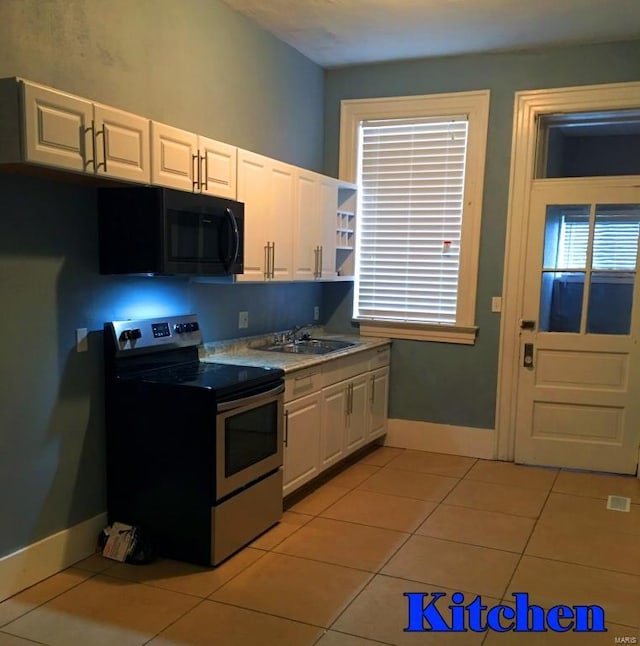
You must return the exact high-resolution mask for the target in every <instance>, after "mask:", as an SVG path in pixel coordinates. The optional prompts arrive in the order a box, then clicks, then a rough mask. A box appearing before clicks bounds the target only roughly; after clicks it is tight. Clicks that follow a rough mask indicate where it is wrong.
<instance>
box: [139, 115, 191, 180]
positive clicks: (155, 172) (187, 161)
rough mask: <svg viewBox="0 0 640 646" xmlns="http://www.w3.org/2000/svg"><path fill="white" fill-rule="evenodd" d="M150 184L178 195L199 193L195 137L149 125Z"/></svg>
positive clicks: (171, 127) (169, 128)
mask: <svg viewBox="0 0 640 646" xmlns="http://www.w3.org/2000/svg"><path fill="white" fill-rule="evenodd" d="M151 146H152V148H151V182H152V183H153V184H159V185H160V186H168V187H169V188H177V189H179V190H182V191H198V190H199V189H200V182H199V175H198V166H199V161H200V160H199V156H198V135H195V134H193V133H192V132H187V131H186V130H180V129H179V128H174V127H173V126H168V125H166V124H164V123H157V122H156V121H152V122H151Z"/></svg>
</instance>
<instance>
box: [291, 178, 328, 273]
mask: <svg viewBox="0 0 640 646" xmlns="http://www.w3.org/2000/svg"><path fill="white" fill-rule="evenodd" d="M295 193H296V201H295V209H294V223H293V230H294V238H293V262H294V277H295V279H296V280H314V279H315V278H318V275H317V274H318V272H319V270H320V267H319V266H318V264H317V263H318V262H319V251H318V247H320V245H322V233H321V227H320V219H319V218H320V215H319V212H318V196H319V181H318V176H317V175H316V174H315V173H311V172H309V171H305V170H302V169H298V170H297V172H296V192H295ZM334 237H335V236H334Z"/></svg>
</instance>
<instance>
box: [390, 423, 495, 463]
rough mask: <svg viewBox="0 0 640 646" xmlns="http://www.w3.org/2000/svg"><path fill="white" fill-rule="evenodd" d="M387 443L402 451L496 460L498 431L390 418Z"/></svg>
mask: <svg viewBox="0 0 640 646" xmlns="http://www.w3.org/2000/svg"><path fill="white" fill-rule="evenodd" d="M384 444H385V446H396V447H399V448H402V449H417V450H419V451H433V452H434V453H449V454H451V455H466V456H469V457H472V458H484V459H486V460H493V459H494V450H495V449H494V444H495V431H494V430H493V429H491V428H473V427H468V426H449V425H447V424H433V423H431V422H417V421H414V420H408V419H390V420H389V422H388V426H387V436H386V438H385V441H384Z"/></svg>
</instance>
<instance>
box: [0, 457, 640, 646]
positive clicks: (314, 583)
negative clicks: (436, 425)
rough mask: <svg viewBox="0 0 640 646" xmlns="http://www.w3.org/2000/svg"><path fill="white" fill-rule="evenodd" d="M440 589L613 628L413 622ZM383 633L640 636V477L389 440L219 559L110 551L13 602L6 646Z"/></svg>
mask: <svg viewBox="0 0 640 646" xmlns="http://www.w3.org/2000/svg"><path fill="white" fill-rule="evenodd" d="M610 494H615V495H622V496H628V497H630V498H631V499H632V503H633V504H632V506H631V512H629V513H624V512H616V511H608V510H607V509H606V508H605V503H606V497H607V496H608V495H610ZM434 591H442V592H447V593H449V594H451V593H452V592H453V591H462V592H464V594H465V597H466V598H467V600H469V601H470V600H471V599H472V598H473V597H474V596H475V595H476V594H481V595H482V600H483V603H484V604H485V605H493V604H495V603H499V602H500V601H504V602H505V603H508V602H509V601H511V600H512V597H511V596H510V595H511V593H513V592H528V593H529V595H530V599H531V602H532V603H537V604H539V605H541V606H543V607H545V608H549V607H551V606H553V605H555V604H560V603H562V604H567V605H572V604H598V605H601V606H603V607H604V609H605V616H606V621H607V627H608V632H607V633H601V634H591V635H585V634H579V633H572V632H568V633H563V634H553V633H546V634H538V635H533V634H522V633H519V634H516V633H505V634H499V633H494V632H491V633H481V634H477V633H473V632H468V633H463V634H456V635H443V634H433V633H418V634H416V633H405V632H403V628H404V627H405V626H406V623H407V606H406V598H405V597H404V596H403V593H404V592H424V593H427V592H434ZM616 638H618V640H617V641H616ZM625 638H628V639H627V640H626V641H624V639H625ZM633 639H635V640H636V641H635V642H634V641H633ZM380 643H384V644H426V645H429V644H437V645H439V644H445V645H446V644H485V645H487V646H492V645H494V644H501V643H503V644H507V645H508V644H540V645H546V644H551V645H554V644H561V645H566V646H571V645H573V644H615V643H639V644H640V480H638V479H636V478H626V477H617V476H606V475H595V474H587V473H575V472H570V471H560V470H557V469H541V468H534V467H524V466H517V465H513V464H508V463H502V462H491V461H486V460H475V459H472V458H465V457H458V456H452V455H442V454H436V453H426V452H421V451H408V450H407V451H404V450H400V449H392V448H387V447H383V448H378V449H376V450H374V451H373V452H371V453H369V454H367V455H365V456H364V457H361V458H360V459H359V460H358V461H357V462H356V463H354V464H351V465H349V466H348V467H346V468H345V469H344V470H342V471H341V472H340V473H338V474H337V475H335V476H334V477H333V478H332V479H331V480H330V481H328V482H325V483H323V484H322V485H320V486H319V487H317V488H316V489H315V490H314V491H312V492H311V493H309V494H307V495H306V496H305V497H304V498H302V499H299V500H298V501H297V502H295V504H291V505H290V506H289V509H288V511H287V512H285V514H284V518H283V520H282V522H281V523H280V524H279V525H278V526H276V527H274V528H273V529H271V530H270V531H268V532H267V533H265V534H264V535H262V536H261V537H259V538H258V539H257V540H255V541H254V542H253V543H252V544H251V546H249V547H247V548H245V549H244V550H242V551H241V552H239V553H238V554H236V555H235V556H234V557H233V558H231V559H230V560H228V561H227V562H226V563H224V564H223V565H221V566H220V567H218V568H215V569H206V568H200V567H197V566H193V565H188V564H185V563H179V562H176V561H169V560H159V561H157V562H155V563H153V564H151V565H147V566H131V565H125V564H116V563H114V562H113V561H109V560H107V559H104V558H102V557H101V556H99V555H96V556H92V557H90V558H88V559H85V560H84V561H81V562H80V563H77V564H75V566H74V567H71V568H68V569H67V570H65V571H64V572H61V573H59V574H57V575H55V576H53V577H51V578H49V579H47V580H46V581H43V582H41V583H39V584H38V585H35V586H33V587H32V588H29V589H28V590H25V591H24V592H22V593H20V594H18V595H16V596H15V597H12V598H11V599H8V600H6V601H5V602H4V603H2V604H0V646H29V645H30V644H31V645H33V644H46V645H51V646H75V645H76V644H78V645H82V646H94V645H99V646H102V645H104V646H107V645H108V646H113V645H114V644H117V645H118V646H120V645H129V644H130V645H131V646H138V645H141V644H152V645H154V646H160V645H161V646H177V645H178V644H181V645H193V646H197V645H203V646H205V645H209V644H212V645H216V646H227V645H228V646H245V645H251V646H253V645H254V644H255V645H257V646H263V645H264V646H271V645H273V646H286V645H291V646H304V645H307V644H308V645H314V644H316V645H317V646H367V645H369V646H372V645H374V644H380Z"/></svg>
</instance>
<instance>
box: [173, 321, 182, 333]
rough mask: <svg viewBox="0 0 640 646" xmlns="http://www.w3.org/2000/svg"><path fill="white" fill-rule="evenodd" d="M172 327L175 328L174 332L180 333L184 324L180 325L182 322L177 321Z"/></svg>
mask: <svg viewBox="0 0 640 646" xmlns="http://www.w3.org/2000/svg"><path fill="white" fill-rule="evenodd" d="M173 329H174V330H175V332H176V334H182V333H183V332H184V325H182V323H178V324H177V325H175V326H174V328H173Z"/></svg>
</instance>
